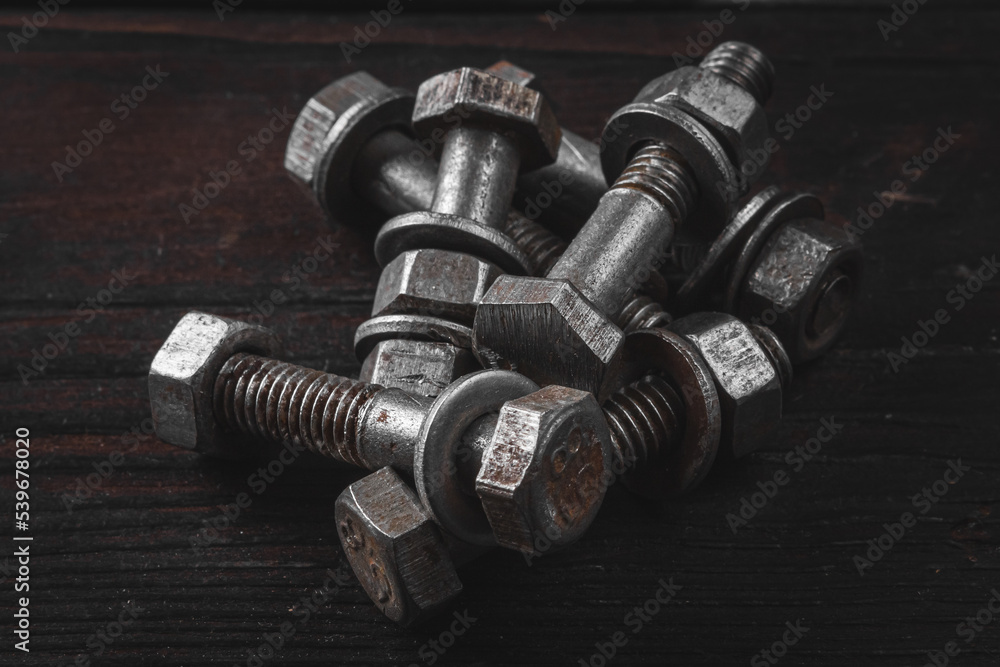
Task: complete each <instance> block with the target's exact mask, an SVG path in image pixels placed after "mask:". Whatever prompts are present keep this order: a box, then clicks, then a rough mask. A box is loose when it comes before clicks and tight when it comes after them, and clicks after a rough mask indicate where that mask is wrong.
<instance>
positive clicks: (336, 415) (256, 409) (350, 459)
mask: <svg viewBox="0 0 1000 667" xmlns="http://www.w3.org/2000/svg"><path fill="white" fill-rule="evenodd" d="M380 389H381V387H380V386H378V385H373V384H368V383H365V382H359V381H357V380H351V379H348V378H345V377H340V376H339V375H332V374H330V373H324V372H322V371H317V370H312V369H309V368H303V367H301V366H296V365H294V364H289V363H285V362H283V361H276V360H274V359H268V358H267V357H261V356H258V355H254V354H243V353H238V354H234V355H233V356H232V357H230V358H229V360H228V361H227V362H226V363H225V365H224V366H223V367H222V370H221V371H220V372H219V375H218V377H217V378H216V380H215V395H214V402H215V403H214V410H215V418H216V420H217V421H218V422H219V423H220V424H223V425H224V426H225V427H226V428H229V429H230V430H234V431H239V432H241V433H246V434H247V435H251V436H255V437H258V438H262V439H263V440H265V441H267V442H270V443H273V444H281V443H285V442H294V443H300V444H302V445H304V446H305V447H307V448H308V449H310V450H311V451H313V452H316V453H318V454H322V455H324V456H329V457H331V458H334V459H337V460H338V461H343V462H344V463H350V464H353V465H358V466H364V465H365V462H364V460H363V459H362V457H361V455H360V454H359V452H358V437H357V436H358V432H357V431H358V423H359V421H360V418H361V414H362V411H363V408H364V406H365V404H366V403H367V402H368V401H369V400H370V399H371V398H372V397H373V396H374V395H375V394H376V393H377V392H378V391H379V390H380Z"/></svg>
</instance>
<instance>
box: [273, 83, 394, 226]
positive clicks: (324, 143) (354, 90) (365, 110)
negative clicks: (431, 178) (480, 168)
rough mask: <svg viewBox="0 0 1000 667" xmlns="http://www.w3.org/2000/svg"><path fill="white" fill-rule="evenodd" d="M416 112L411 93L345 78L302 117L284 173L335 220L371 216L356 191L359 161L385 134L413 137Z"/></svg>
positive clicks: (290, 139)
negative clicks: (353, 178) (401, 133)
mask: <svg viewBox="0 0 1000 667" xmlns="http://www.w3.org/2000/svg"><path fill="white" fill-rule="evenodd" d="M412 110H413V94H412V93H409V92H407V91H405V90H401V89H398V88H390V87H388V86H386V85H385V84H383V83H382V82H381V81H379V80H378V79H376V78H375V77H373V76H371V75H370V74H368V73H367V72H354V73H352V74H349V75H347V76H344V77H341V78H340V79H337V80H336V81H334V82H333V83H331V84H329V85H327V86H326V87H324V88H323V89H322V90H320V91H319V92H318V93H316V94H315V95H313V96H312V97H311V98H310V99H309V101H308V102H306V105H305V106H304V107H303V108H302V111H300V112H299V115H298V117H297V118H296V119H295V122H294V123H293V124H292V130H291V132H290V134H289V137H288V144H287V146H286V147H285V170H286V171H287V172H288V174H289V176H291V177H292V178H293V179H294V180H295V181H297V182H299V183H300V184H302V185H303V186H305V187H306V188H308V189H309V190H310V191H311V192H312V193H313V195H314V196H315V197H316V198H317V200H318V201H319V203H320V205H321V206H323V208H324V210H325V211H326V212H327V213H329V214H330V215H332V216H334V217H335V218H345V219H347V218H348V217H350V219H354V218H356V217H357V212H358V209H361V210H363V211H364V212H366V213H367V214H372V212H371V211H370V210H369V209H370V207H369V206H367V204H365V202H363V201H362V200H361V199H360V198H358V197H356V196H354V193H353V189H352V187H351V173H352V171H353V165H354V159H355V158H356V157H357V155H358V153H359V152H360V151H361V148H362V147H363V146H364V145H365V143H366V142H367V141H368V140H369V139H370V138H371V137H372V136H374V135H375V134H376V133H378V132H380V131H382V130H385V129H387V128H391V127H395V128H398V129H401V130H403V131H404V132H407V133H409V132H410V131H411V129H410V115H411V113H412Z"/></svg>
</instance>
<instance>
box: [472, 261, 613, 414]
mask: <svg viewBox="0 0 1000 667" xmlns="http://www.w3.org/2000/svg"><path fill="white" fill-rule="evenodd" d="M515 327H516V329H515ZM624 340H625V335H624V334H623V333H622V331H621V329H619V328H618V327H617V326H615V324H614V323H613V322H611V320H609V319H608V318H607V317H606V316H605V315H604V314H602V313H601V312H600V311H598V310H597V308H596V307H594V305H593V304H591V303H590V301H588V300H587V298H586V297H584V296H583V295H582V294H580V292H579V291H578V290H577V289H576V287H574V286H573V285H572V284H570V283H569V282H567V281H564V280H549V279H544V278H527V277H521V276H509V275H505V276H500V278H498V279H497V281H496V282H495V283H493V287H492V288H490V291H489V292H487V293H486V296H484V297H483V300H482V302H480V304H479V309H478V311H477V312H476V319H475V323H474V328H473V349H474V350H475V353H476V356H477V357H479V360H480V362H482V364H483V365H484V366H485V367H487V368H491V367H502V368H509V369H511V370H516V371H518V372H519V373H523V374H525V375H527V376H528V377H530V378H531V379H533V380H535V381H536V382H538V383H539V384H541V385H546V384H569V385H571V386H573V387H575V388H577V389H584V390H586V391H590V392H591V393H593V394H594V395H595V396H596V397H597V399H598V400H599V401H603V400H604V399H605V398H606V397H607V396H608V395H609V394H610V393H611V391H612V390H613V389H614V387H613V386H611V385H612V384H613V382H614V378H615V377H616V374H617V368H618V364H619V362H620V359H619V354H618V352H619V350H620V349H621V347H622V344H623V343H624Z"/></svg>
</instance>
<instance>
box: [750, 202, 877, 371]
mask: <svg viewBox="0 0 1000 667" xmlns="http://www.w3.org/2000/svg"><path fill="white" fill-rule="evenodd" d="M861 266H862V250H861V245H860V244H859V243H858V242H857V241H855V240H854V239H852V238H851V237H850V235H848V234H847V233H846V232H845V231H844V230H843V229H842V228H841V227H839V226H837V225H835V224H832V223H830V222H825V221H823V220H816V219H811V218H810V219H802V220H796V221H793V222H790V223H787V224H785V225H783V226H782V227H780V228H779V229H778V230H777V231H775V232H774V233H773V234H772V235H771V237H770V238H769V239H768V241H767V245H766V246H765V247H764V249H763V251H762V252H761V253H760V255H759V258H758V259H757V261H756V262H755V263H754V264H753V266H752V267H751V269H750V272H749V274H748V275H747V277H746V279H745V280H744V282H743V287H742V290H741V293H740V298H739V302H738V310H737V311H736V312H737V314H738V315H739V316H740V317H742V318H744V319H747V320H752V321H755V322H757V321H759V322H761V323H762V324H764V325H766V326H768V327H769V328H770V329H771V330H772V331H774V333H775V334H776V335H777V336H778V338H779V339H780V340H781V342H782V343H783V344H784V346H785V348H786V350H787V351H788V355H789V357H790V358H791V359H792V361H795V362H799V361H806V360H809V359H814V358H816V357H818V356H820V355H821V354H823V353H824V352H825V351H826V350H827V349H828V348H829V347H830V346H831V345H832V344H833V343H834V342H835V341H836V339H837V337H838V336H839V335H840V333H841V332H842V331H843V329H844V326H845V325H846V323H847V320H848V319H849V316H850V312H851V308H852V306H853V304H854V300H855V297H856V295H857V289H858V282H859V279H860V275H861Z"/></svg>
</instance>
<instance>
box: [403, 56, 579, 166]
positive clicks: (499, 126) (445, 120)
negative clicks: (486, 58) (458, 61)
mask: <svg viewBox="0 0 1000 667" xmlns="http://www.w3.org/2000/svg"><path fill="white" fill-rule="evenodd" d="M464 123H470V124H483V125H486V126H487V127H489V128H490V129H494V130H496V131H502V132H505V133H507V134H509V135H511V136H514V137H516V138H517V139H519V140H520V143H521V165H522V169H524V170H530V169H534V168H537V167H540V166H542V165H545V164H548V163H550V162H552V161H553V160H555V159H556V155H557V153H558V151H559V139H560V130H559V124H558V122H556V117H555V114H553V113H552V110H551V109H550V108H549V105H548V103H547V102H546V101H545V98H544V97H543V96H542V95H541V94H540V93H539V92H537V91H534V90H531V89H529V88H524V87H523V86H520V85H518V84H517V83H514V82H513V81H508V80H506V79H503V78H501V77H499V76H497V75H495V74H490V73H489V72H484V71H482V70H477V69H473V68H471V67H463V68H462V69H457V70H453V71H451V72H445V73H444V74H439V75H437V76H434V77H431V78H430V79H428V80H427V81H424V82H423V83H422V84H420V88H419V90H418V91H417V101H416V106H415V107H414V109H413V129H414V130H415V131H416V132H417V133H418V134H421V135H424V136H431V137H432V138H434V135H435V133H440V137H439V138H443V137H444V133H445V132H447V131H448V130H450V129H453V128H455V127H456V126H457V125H456V124H464Z"/></svg>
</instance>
